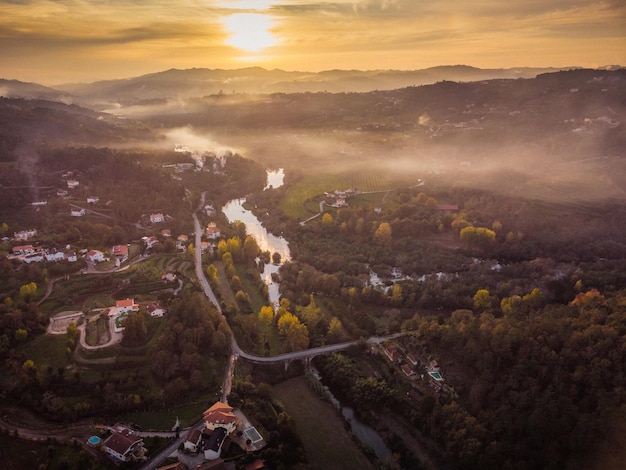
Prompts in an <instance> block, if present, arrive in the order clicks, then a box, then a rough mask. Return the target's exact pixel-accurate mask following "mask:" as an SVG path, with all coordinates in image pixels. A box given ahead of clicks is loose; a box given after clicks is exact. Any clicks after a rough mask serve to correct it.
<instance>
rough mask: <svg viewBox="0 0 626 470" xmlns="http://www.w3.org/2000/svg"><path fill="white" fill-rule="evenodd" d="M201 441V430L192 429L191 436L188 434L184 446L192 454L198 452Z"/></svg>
mask: <svg viewBox="0 0 626 470" xmlns="http://www.w3.org/2000/svg"><path fill="white" fill-rule="evenodd" d="M201 441H202V432H201V431H200V430H199V429H192V430H191V431H189V434H187V438H186V439H185V442H184V444H183V446H184V447H185V449H186V450H188V451H190V452H198V450H199V447H200V442H201Z"/></svg>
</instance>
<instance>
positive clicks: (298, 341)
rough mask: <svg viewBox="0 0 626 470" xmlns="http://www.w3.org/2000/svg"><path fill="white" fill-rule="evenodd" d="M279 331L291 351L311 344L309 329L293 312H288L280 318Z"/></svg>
mask: <svg viewBox="0 0 626 470" xmlns="http://www.w3.org/2000/svg"><path fill="white" fill-rule="evenodd" d="M278 332H279V333H280V335H281V336H282V337H283V339H284V342H285V345H286V346H287V349H288V350H289V351H299V350H301V349H305V348H307V347H308V346H309V330H308V329H307V327H306V325H304V324H303V323H301V322H300V320H299V319H298V317H296V316H295V315H294V314H292V313H289V312H287V313H285V314H284V315H282V316H281V317H280V318H279V319H278Z"/></svg>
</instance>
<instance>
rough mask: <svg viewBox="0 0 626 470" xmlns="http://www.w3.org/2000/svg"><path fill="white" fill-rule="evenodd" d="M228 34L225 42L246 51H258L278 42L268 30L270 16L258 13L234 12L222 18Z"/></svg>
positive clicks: (270, 20) (270, 22) (270, 23)
mask: <svg viewBox="0 0 626 470" xmlns="http://www.w3.org/2000/svg"><path fill="white" fill-rule="evenodd" d="M223 23H224V26H225V27H226V30H227V31H228V32H229V33H230V36H229V37H228V39H227V40H226V44H228V45H230V46H233V47H236V48H238V49H243V50H245V51H248V52H258V51H260V50H263V49H265V48H267V47H270V46H273V45H275V44H277V43H278V40H277V39H276V37H274V35H273V34H272V33H271V32H270V29H271V27H272V18H271V17H270V16H269V15H263V14H258V13H236V14H234V15H230V16H227V17H226V18H224V19H223Z"/></svg>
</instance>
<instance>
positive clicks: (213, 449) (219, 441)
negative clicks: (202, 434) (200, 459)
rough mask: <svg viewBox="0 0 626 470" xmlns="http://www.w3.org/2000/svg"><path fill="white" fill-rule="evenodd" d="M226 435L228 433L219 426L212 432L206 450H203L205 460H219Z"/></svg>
mask: <svg viewBox="0 0 626 470" xmlns="http://www.w3.org/2000/svg"><path fill="white" fill-rule="evenodd" d="M228 434H229V433H228V431H227V430H226V429H225V428H223V427H221V426H218V427H216V428H215V429H214V430H213V432H212V433H211V436H210V437H209V440H208V441H207V443H206V449H205V450H204V458H205V459H206V460H217V459H219V458H220V455H222V446H223V445H224V441H225V440H226V436H228Z"/></svg>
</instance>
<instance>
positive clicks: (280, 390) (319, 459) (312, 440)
mask: <svg viewBox="0 0 626 470" xmlns="http://www.w3.org/2000/svg"><path fill="white" fill-rule="evenodd" d="M273 390H274V394H275V396H276V398H277V399H278V400H279V401H281V402H282V403H283V405H284V406H285V409H286V410H287V413H289V415H290V416H291V417H292V418H293V419H294V420H295V422H296V428H297V430H298V434H299V435H300V438H301V439H302V443H303V444H304V450H305V452H306V456H307V460H308V461H309V464H310V466H311V468H323V469H326V470H334V469H337V470H351V469H353V468H358V469H362V470H366V469H372V470H373V469H374V468H375V467H374V465H373V464H372V463H371V462H370V461H369V460H368V459H367V458H366V457H365V455H364V454H363V453H362V452H361V450H360V449H359V447H358V446H357V445H356V443H355V442H354V441H353V440H352V437H351V436H350V434H349V433H348V432H347V431H346V430H345V428H344V423H343V419H342V418H341V417H340V416H339V415H338V413H337V412H336V411H335V409H334V408H333V407H332V406H331V405H330V404H329V403H327V402H325V401H324V400H322V398H320V397H319V396H317V394H316V393H315V392H314V391H313V390H311V388H310V387H309V385H308V384H307V383H306V379H305V378H304V377H297V378H295V379H290V380H287V381H286V382H283V383H281V384H278V385H276V386H274V387H273Z"/></svg>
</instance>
